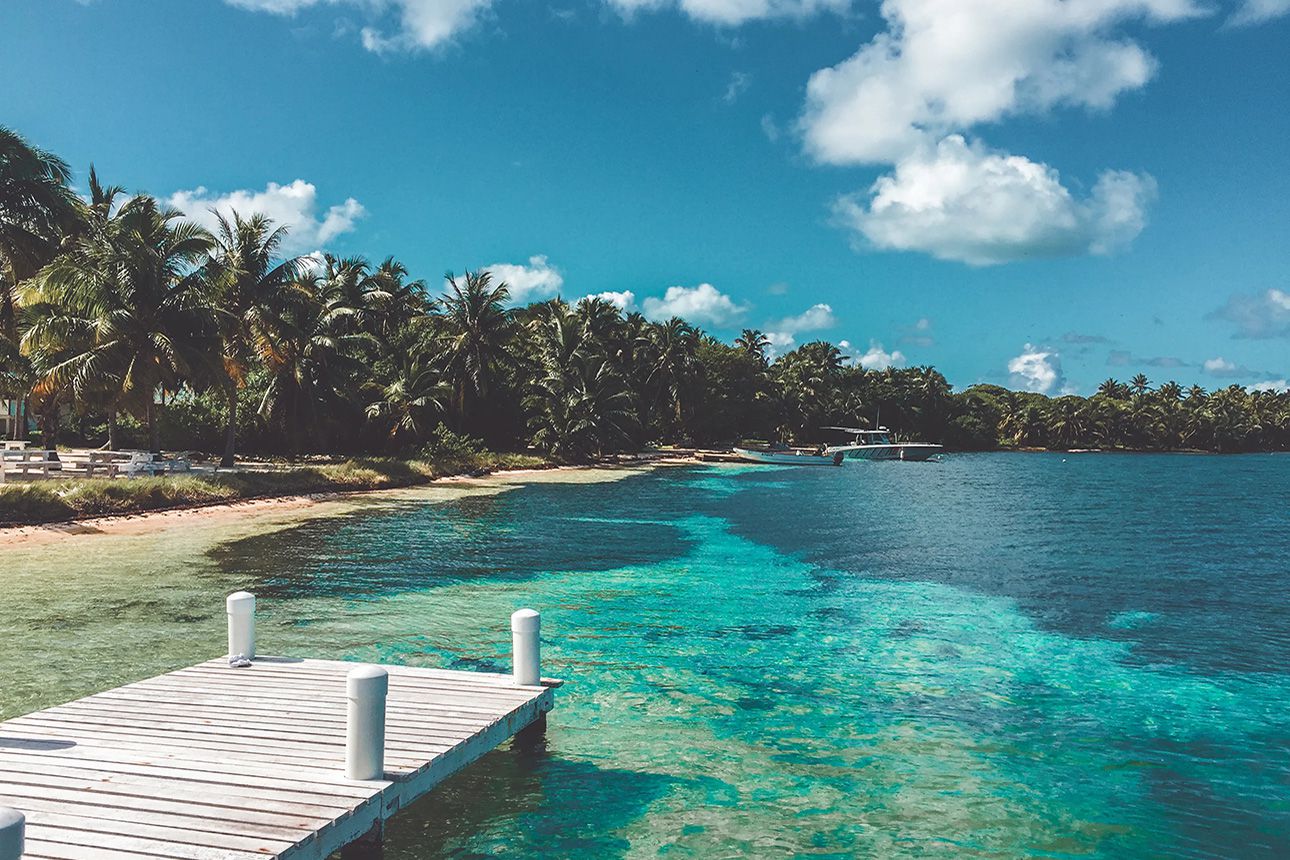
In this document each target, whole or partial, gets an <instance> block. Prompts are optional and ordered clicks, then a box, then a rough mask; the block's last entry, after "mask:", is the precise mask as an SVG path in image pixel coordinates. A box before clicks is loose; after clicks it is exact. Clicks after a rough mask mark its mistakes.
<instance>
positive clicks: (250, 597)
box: [225, 591, 255, 660]
mask: <svg viewBox="0 0 1290 860" xmlns="http://www.w3.org/2000/svg"><path fill="white" fill-rule="evenodd" d="M225 605H226V608H227V610H228V656H229V657H236V656H237V655H239V654H241V655H242V656H243V657H245V658H246V659H248V660H254V659H255V595H254V594H251V593H250V592H249V591H239V592H236V593H235V594H230V595H229V596H228V600H226V601H225Z"/></svg>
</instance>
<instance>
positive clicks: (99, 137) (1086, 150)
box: [0, 0, 1290, 394]
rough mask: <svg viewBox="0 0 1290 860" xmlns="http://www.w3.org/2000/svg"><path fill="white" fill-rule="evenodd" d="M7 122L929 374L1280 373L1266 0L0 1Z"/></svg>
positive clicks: (1057, 381)
mask: <svg viewBox="0 0 1290 860" xmlns="http://www.w3.org/2000/svg"><path fill="white" fill-rule="evenodd" d="M0 45H3V50H0V82H2V83H0V124H4V125H8V126H11V127H12V128H14V129H16V130H18V131H19V132H20V133H22V134H24V135H25V136H26V137H27V138H28V139H29V140H31V141H32V142H33V143H36V144H37V145H40V146H43V147H45V148H48V149H51V150H53V151H55V152H57V153H59V154H60V155H62V156H63V157H64V158H66V159H67V160H68V161H69V162H70V163H71V164H72V165H73V167H74V168H76V170H77V172H78V181H80V182H81V183H83V182H84V175H85V172H86V170H87V169H88V166H89V164H90V162H91V161H93V162H94V164H95V165H96V167H97V168H98V170H99V171H100V173H101V175H102V176H103V177H104V178H105V180H107V181H109V182H114V183H120V184H123V185H125V186H127V187H128V188H130V189H132V190H136V189H137V190H145V191H148V192H150V193H153V194H156V195H158V196H159V197H163V198H167V199H170V200H171V201H172V202H173V203H175V205H178V206H180V207H181V208H183V209H185V211H188V212H189V213H191V214H192V215H193V217H195V218H198V219H203V218H209V214H208V210H209V209H210V208H211V207H213V206H225V207H226V206H229V205H233V206H237V207H239V208H250V207H257V208H262V209H264V210H266V211H267V212H268V214H271V215H274V216H276V217H278V218H280V219H281V220H283V221H285V222H287V223H289V224H291V225H292V229H293V242H294V250H295V251H298V252H301V253H305V252H312V251H316V250H320V249H322V250H328V251H331V252H333V253H338V254H350V253H362V254H366V255H368V256H371V257H373V258H378V259H379V258H382V257H384V256H386V255H390V254H393V255H395V256H397V257H399V258H400V259H402V260H403V261H405V262H406V263H407V265H408V266H409V267H410V268H411V269H412V271H413V273H414V274H415V275H416V276H419V277H424V278H426V279H427V280H428V281H431V282H432V283H437V282H438V278H439V276H440V275H441V274H442V273H443V272H444V271H446V270H449V269H453V270H457V271H460V270H461V269H462V268H464V267H470V268H475V267H491V268H492V269H493V270H494V272H495V273H496V274H498V275H501V276H504V277H506V278H507V279H508V280H509V281H511V282H512V283H513V284H514V285H516V286H517V287H518V288H520V291H521V292H523V293H524V295H526V296H527V297H530V298H543V297H546V296H547V295H550V294H553V293H555V292H558V293H559V294H561V295H563V296H564V297H565V298H567V299H571V300H573V299H577V298H579V297H581V296H584V295H589V294H602V293H609V294H613V295H614V297H615V298H616V299H617V300H618V301H620V302H623V303H626V302H628V301H630V303H631V306H633V307H635V308H638V309H641V310H643V311H645V312H646V313H647V314H650V315H655V316H661V315H666V314H668V313H671V312H676V311H680V312H682V313H683V315H685V316H687V317H688V318H690V319H692V320H693V321H695V322H698V323H700V324H702V325H703V326H704V327H705V328H707V329H708V330H710V331H712V332H714V333H716V334H718V335H721V336H723V337H726V338H729V337H731V336H733V334H735V333H737V331H738V329H739V328H741V327H744V326H751V327H758V328H763V329H765V330H767V331H769V332H774V333H775V334H774V338H775V340H776V341H777V343H779V344H780V345H781V346H780V348H781V349H787V348H790V347H791V346H792V345H793V344H800V343H803V342H805V341H808V340H811V339H815V338H817V337H823V338H827V339H829V340H832V341H834V342H840V341H846V343H847V344H848V351H849V353H850V354H851V355H852V356H854V357H855V359H856V360H861V361H863V362H864V363H865V364H866V366H871V367H877V366H883V365H884V364H886V363H889V362H895V363H898V364H905V365H912V364H925V363H926V364H933V365H935V366H936V367H938V368H939V369H941V370H942V371H943V372H944V373H945V374H946V376H947V377H948V378H949V379H950V381H951V382H952V383H953V384H955V385H956V386H958V387H964V386H967V385H970V384H972V383H975V382H995V383H1000V384H1005V385H1011V386H1013V387H1019V388H1029V389H1032V390H1041V391H1046V392H1048V393H1052V394H1056V393H1059V392H1061V391H1064V390H1070V391H1076V392H1079V393H1085V394H1087V393H1090V392H1091V391H1092V390H1093V389H1094V388H1095V387H1096V385H1097V383H1098V382H1100V381H1101V380H1102V379H1104V378H1106V377H1107V376H1115V377H1117V378H1120V379H1127V378H1128V377H1130V376H1132V375H1133V374H1134V373H1137V372H1139V371H1141V372H1144V373H1146V374H1147V375H1148V376H1149V377H1150V378H1152V379H1153V380H1156V381H1160V380H1163V379H1165V378H1175V379H1178V380H1179V381H1181V382H1183V383H1187V384H1190V383H1193V382H1198V383H1200V384H1202V385H1205V386H1206V387H1215V386H1221V385H1227V384H1230V383H1233V382H1236V383H1240V384H1243V385H1277V384H1280V385H1284V384H1285V382H1284V380H1285V379H1286V377H1287V375H1290V274H1287V272H1290V265H1288V264H1290V242H1287V232H1288V231H1287V228H1288V227H1290V146H1287V140H1290V111H1288V110H1287V106H1288V105H1290V61H1288V60H1287V57H1288V56H1290V51H1288V50H1287V49H1288V48H1290V0H1248V2H1247V0H887V2H886V3H884V4H881V5H879V4H877V3H873V2H850V0H563V2H559V3H556V4H540V3H533V2H520V0H167V2H165V3H161V2H155V0H154V2H144V0H92V2H77V0H5V2H4V4H3V6H0Z"/></svg>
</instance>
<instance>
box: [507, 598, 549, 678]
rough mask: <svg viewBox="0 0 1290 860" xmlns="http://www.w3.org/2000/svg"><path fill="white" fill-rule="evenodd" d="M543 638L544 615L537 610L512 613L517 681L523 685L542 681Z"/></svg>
mask: <svg viewBox="0 0 1290 860" xmlns="http://www.w3.org/2000/svg"><path fill="white" fill-rule="evenodd" d="M541 639H542V616H541V614H540V613H538V611H537V610H535V609H521V610H519V611H517V612H515V613H513V614H512V615H511V646H512V649H513V652H514V656H513V659H514V671H515V683H516V684H518V685H520V686H522V687H536V686H537V685H538V684H540V683H542V643H541Z"/></svg>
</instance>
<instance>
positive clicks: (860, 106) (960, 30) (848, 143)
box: [801, 0, 1202, 164]
mask: <svg viewBox="0 0 1290 860" xmlns="http://www.w3.org/2000/svg"><path fill="white" fill-rule="evenodd" d="M881 12H882V17H883V18H884V19H885V20H886V22H887V29H886V30H884V31H883V32H880V33H879V34H878V35H876V36H874V38H873V39H872V40H871V41H870V42H869V43H868V44H866V45H864V46H862V47H861V48H860V50H859V51H857V52H856V53H855V54H854V55H853V56H852V57H850V58H849V59H847V60H845V61H843V62H842V63H839V64H838V65H836V66H833V67H831V68H827V69H821V70H820V71H818V72H816V73H815V74H814V75H812V76H811V79H810V82H809V83H808V84H807V102H806V110H805V113H804V114H803V116H802V120H801V130H802V132H803V135H804V139H805V143H806V147H807V151H808V152H809V153H810V154H811V155H813V156H814V157H815V158H816V159H817V160H819V161H822V162H825V163H829V164H885V163H891V162H895V161H899V160H900V159H902V158H904V157H905V156H907V155H908V154H909V153H910V152H911V151H913V150H914V149H916V148H918V147H919V146H920V145H926V144H928V143H930V142H932V141H934V140H937V139H939V138H940V137H942V136H944V135H945V134H947V133H949V132H952V131H962V130H965V129H968V128H971V127H973V126H976V125H979V124H981V123H987V122H994V121H996V120H1000V119H1003V118H1005V117H1007V116H1011V115H1015V114H1021V113H1036V112H1043V111H1046V110H1048V109H1049V108H1052V107H1055V106H1059V105H1076V106H1084V107H1089V108H1108V107H1110V106H1111V104H1112V103H1113V102H1114V101H1115V99H1116V97H1117V96H1118V95H1120V94H1121V93H1123V92H1125V91H1127V90H1134V89H1137V88H1139V87H1141V86H1142V85H1143V84H1145V83H1146V82H1147V81H1148V80H1150V78H1151V76H1152V74H1153V73H1154V72H1155V67H1156V62H1155V60H1154V59H1153V58H1152V57H1151V55H1150V54H1148V53H1147V51H1146V50H1145V49H1144V48H1142V46H1141V45H1139V44H1138V43H1137V42H1135V41H1133V40H1132V39H1131V38H1128V37H1127V36H1125V35H1123V34H1122V33H1120V32H1117V30H1119V29H1123V28H1124V27H1125V25H1126V24H1130V23H1133V22H1137V21H1147V22H1151V23H1161V22H1169V21H1177V20H1180V19H1183V18H1188V17H1191V16H1194V15H1198V14H1201V13H1202V7H1201V6H1199V5H1198V4H1197V3H1194V2H1192V0H1013V2H1009V3H1000V2H998V0H885V2H884V3H883V4H882V7H881Z"/></svg>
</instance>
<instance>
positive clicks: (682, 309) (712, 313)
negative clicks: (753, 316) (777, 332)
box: [643, 284, 748, 328]
mask: <svg viewBox="0 0 1290 860" xmlns="http://www.w3.org/2000/svg"><path fill="white" fill-rule="evenodd" d="M643 306H644V309H645V316H647V317H649V318H650V319H652V320H663V319H668V318H670V317H681V318H682V319H684V320H686V321H687V322H691V323H698V324H700V325H702V324H705V323H706V324H708V325H713V326H717V327H718V328H724V327H726V326H730V325H734V324H735V323H737V322H738V321H739V319H740V318H741V317H742V316H743V315H744V314H745V313H746V312H747V310H748V309H747V308H746V307H745V306H743V305H737V304H735V303H734V301H733V300H732V299H731V298H730V297H729V296H727V295H726V294H725V293H723V292H721V291H720V290H718V289H717V288H716V287H714V286H712V284H699V285H698V286H697V287H668V288H667V292H665V293H664V294H663V298H661V299H660V298H657V297H655V296H649V297H648V298H646V299H645V301H644V303H643Z"/></svg>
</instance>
